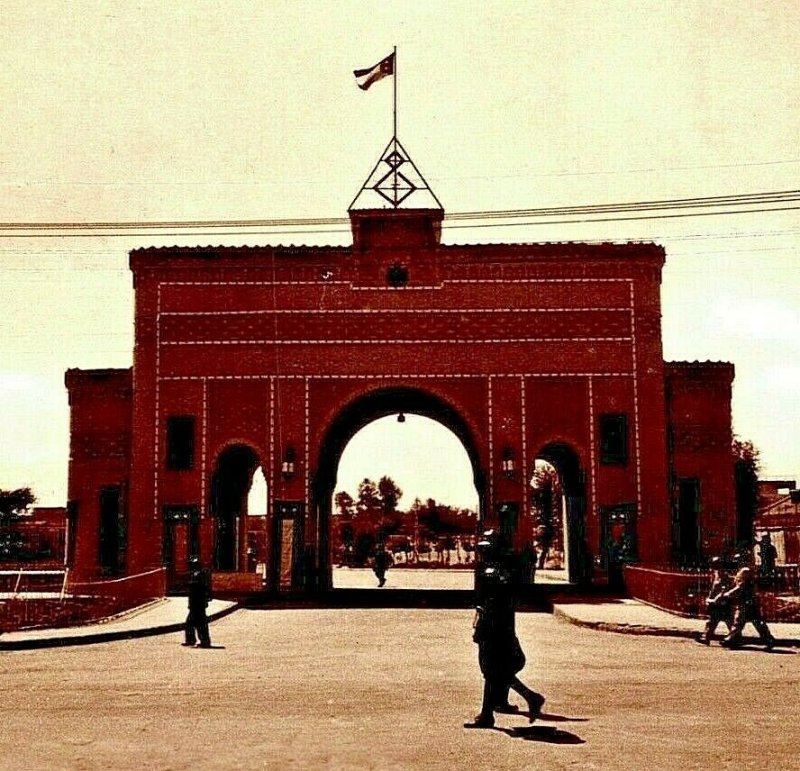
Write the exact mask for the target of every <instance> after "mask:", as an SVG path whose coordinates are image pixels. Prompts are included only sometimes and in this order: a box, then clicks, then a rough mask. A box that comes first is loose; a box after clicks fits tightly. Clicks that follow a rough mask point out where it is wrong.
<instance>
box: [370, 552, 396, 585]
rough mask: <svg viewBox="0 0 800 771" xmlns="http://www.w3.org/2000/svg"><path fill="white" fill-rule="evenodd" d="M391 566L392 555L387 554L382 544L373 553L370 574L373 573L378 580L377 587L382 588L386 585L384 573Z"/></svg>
mask: <svg viewBox="0 0 800 771" xmlns="http://www.w3.org/2000/svg"><path fill="white" fill-rule="evenodd" d="M393 564H394V559H393V558H392V555H391V554H389V552H388V551H386V548H385V547H384V546H383V544H381V545H380V546H379V547H378V550H377V551H376V552H375V558H374V559H373V562H372V572H373V573H375V576H376V578H377V579H378V586H383V585H384V584H385V583H386V571H387V570H388V569H389V567H390V566H391V565H393Z"/></svg>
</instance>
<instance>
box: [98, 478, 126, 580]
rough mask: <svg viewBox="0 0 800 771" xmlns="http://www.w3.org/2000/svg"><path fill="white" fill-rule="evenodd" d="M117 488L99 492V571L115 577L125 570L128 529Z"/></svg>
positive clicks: (104, 489)
mask: <svg viewBox="0 0 800 771" xmlns="http://www.w3.org/2000/svg"><path fill="white" fill-rule="evenodd" d="M121 493H122V491H121V489H120V488H119V487H104V488H103V489H102V490H100V554H99V563H100V571H101V573H103V574H105V575H117V574H118V573H122V572H124V570H125V556H126V551H127V545H128V528H127V522H126V517H125V512H124V511H123V508H122V494H121Z"/></svg>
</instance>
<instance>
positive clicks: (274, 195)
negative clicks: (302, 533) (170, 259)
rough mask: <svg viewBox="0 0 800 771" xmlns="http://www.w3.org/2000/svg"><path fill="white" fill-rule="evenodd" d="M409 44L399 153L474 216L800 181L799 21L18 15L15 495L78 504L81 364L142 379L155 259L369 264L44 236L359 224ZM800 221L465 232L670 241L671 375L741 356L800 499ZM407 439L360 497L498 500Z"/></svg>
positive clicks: (747, 421)
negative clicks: (254, 257)
mask: <svg viewBox="0 0 800 771" xmlns="http://www.w3.org/2000/svg"><path fill="white" fill-rule="evenodd" d="M393 46H397V57H398V58H397V75H396V85H397V101H398V136H399V138H400V140H401V142H402V143H403V145H404V146H405V148H406V149H407V150H408V152H409V153H410V155H411V157H412V158H413V160H414V162H415V163H416V165H417V167H418V168H419V169H420V171H422V173H423V174H424V175H425V177H426V179H427V181H428V182H429V183H430V185H431V187H432V188H433V190H434V192H435V193H436V195H437V197H438V198H439V200H440V201H441V202H442V203H443V205H444V207H445V210H446V212H448V213H457V212H470V211H484V210H490V211H495V210H500V209H531V208H539V207H554V206H572V205H580V204H603V203H619V202H635V201H651V200H662V199H674V198H690V197H692V198H693V197H707V196H719V195H734V194H751V193H763V192H771V191H787V190H796V189H798V188H800V185H798V171H800V149H799V146H798V138H800V105H798V99H799V98H800V96H799V95H800V91H799V90H798V78H797V67H796V62H797V60H798V57H799V56H800V5H798V4H797V3H796V2H795V1H794V0H792V1H791V2H781V1H780V0H775V1H774V2H770V3H763V4H756V3H752V2H744V1H742V0H728V1H727V2H713V1H707V0H703V1H702V2H692V1H691V0H685V1H682V2H670V1H669V0H660V1H659V2H646V1H644V2H636V3H634V2H614V1H613V0H611V1H609V0H605V1H604V2H589V1H585V2H584V1H582V0H573V1H571V2H520V1H519V0H517V1H516V2H482V3H475V2H440V3H435V4H430V3H424V2H395V3H377V2H366V1H365V0H360V1H359V2H337V3H329V2H304V1H303V0H296V1H295V2H288V3H282V2H263V3H250V2H247V3H244V2H234V1H229V2H225V3H218V2H192V3H189V2H174V3H168V4H165V3H162V2H125V3H121V2H120V3H117V2H109V1H105V2H95V3H88V2H53V1H49V0H42V1H41V2H37V3H30V2H17V1H16V0H6V1H5V2H4V3H3V8H2V24H0V125H2V126H3V129H2V131H3V141H2V143H0V307H2V309H3V312H2V316H1V317H0V488H13V487H19V486H31V487H33V489H34V492H35V493H36V494H37V495H38V497H39V499H40V503H42V504H44V505H57V504H63V502H64V500H65V498H66V475H67V458H68V452H69V411H68V406H67V400H66V391H65V389H64V384H63V377H64V371H65V370H66V369H67V368H69V367H82V368H91V367H125V366H129V365H130V364H131V360H132V345H133V290H132V285H131V274H130V272H129V270H128V266H127V264H128V263H127V259H128V258H127V253H128V251H129V250H130V249H132V248H135V247H139V246H147V245H171V244H187V245H192V244H202V245H206V244H209V243H210V244H233V245H235V244H277V243H284V244H285V243H298V244H299V243H307V244H313V243H332V244H340V243H341V244H344V243H349V233H348V232H347V230H346V229H342V228H335V227H327V228H319V231H320V232H318V233H314V234H310V233H308V232H299V231H298V229H294V230H292V229H290V228H286V229H283V232H280V230H281V229H276V228H253V229H251V230H250V231H249V232H247V233H242V232H241V231H239V232H233V233H230V234H229V232H228V231H224V230H223V231H210V230H209V231H203V230H202V229H201V230H200V231H192V232H187V231H186V230H185V229H184V230H181V229H180V228H177V227H176V228H174V229H172V230H168V231H167V232H166V233H165V232H163V231H155V230H152V231H144V232H143V231H137V232H136V233H135V234H133V235H131V234H130V233H127V234H122V235H120V231H119V230H117V231H113V232H114V235H108V234H107V233H109V232H112V231H108V230H104V231H103V230H97V229H95V230H81V231H70V235H68V236H65V235H64V233H63V231H58V230H48V231H45V230H43V229H41V227H40V228H38V229H37V228H33V227H29V228H28V229H20V226H21V225H23V224H24V223H53V222H58V223H65V222H68V223H75V222H82V223H92V222H94V223H96V222H132V221H139V222H142V221H144V222H153V221H168V222H185V221H189V220H243V219H273V218H303V217H342V216H345V214H346V209H347V206H348V205H349V204H350V202H351V200H352V199H353V197H354V196H355V194H356V193H357V192H358V189H359V187H360V185H361V184H362V182H363V181H364V180H365V179H366V178H367V176H368V174H369V172H370V171H371V169H372V167H373V166H374V164H375V162H376V161H377V159H378V157H379V154H380V153H381V151H382V150H383V148H384V147H385V145H386V144H387V142H388V141H389V139H390V138H391V134H392V87H393V85H394V84H393V83H392V81H391V79H387V80H384V81H382V82H380V83H377V84H375V85H374V86H373V87H372V88H371V89H370V90H369V91H367V92H363V91H361V90H360V89H358V88H357V87H356V85H355V80H354V78H353V75H352V70H353V69H355V68H362V67H368V66H371V65H372V64H375V63H376V62H378V61H379V60H380V59H381V58H383V57H384V56H386V55H387V54H388V53H390V52H391V51H392V47H393ZM748 208H753V207H748ZM756 208H758V209H763V208H767V207H756ZM772 208H778V207H772ZM786 208H789V210H787V211H771V212H766V211H763V210H760V211H753V212H738V213H730V212H728V213H726V214H714V216H702V217H698V216H691V217H680V218H661V219H655V218H654V219H639V220H631V221H626V222H618V221H617V222H583V223H581V222H576V221H574V218H572V219H571V221H569V222H559V223H553V224H546V223H545V222H542V221H536V222H530V221H522V222H515V223H514V224H504V225H502V226H495V227H472V228H465V227H455V225H457V224H459V223H451V224H450V225H449V226H448V224H447V222H446V223H445V228H444V233H443V240H444V241H445V242H448V243H478V242H490V241H494V242H512V241H513V242H540V241H570V240H578V241H582V240H587V241H603V240H612V241H628V240H654V241H657V242H658V243H661V244H663V245H664V246H665V248H666V250H667V263H666V266H665V268H664V274H663V286H662V310H663V320H662V323H663V342H664V356H665V359H667V360H695V359H697V360H722V361H732V362H733V363H734V364H735V365H736V380H735V383H734V397H733V422H734V430H735V432H736V433H737V434H738V435H739V436H740V437H742V438H743V439H749V440H752V441H753V442H754V443H755V445H756V446H757V447H758V449H759V450H760V453H761V461H762V475H763V476H766V477H782V478H784V477H788V478H797V477H800V444H799V443H798V442H797V441H796V433H797V426H798V425H800V397H798V395H797V394H798V383H800V355H799V354H800V274H799V273H798V270H799V268H798V264H800V216H799V215H800V211H798V209H796V208H790V205H789V206H787V207H786ZM561 219H564V218H561ZM548 221H551V220H548ZM461 224H464V223H461ZM473 224H474V223H473ZM484 224H485V223H484ZM101 233H106V235H100V234H101ZM420 421H421V419H420ZM390 422H391V421H390ZM399 428H403V429H405V432H404V434H403V435H401V436H399V437H398V436H394V435H393V434H392V433H391V431H397V430H398V426H397V424H395V425H394V427H392V428H390V427H389V424H388V423H386V424H382V425H378V424H377V423H376V424H373V425H372V426H370V427H367V429H365V430H364V431H363V432H362V433H361V434H359V435H358V436H357V437H355V438H354V440H353V441H352V442H351V444H350V445H349V446H348V448H347V449H346V450H345V454H344V456H343V458H342V463H341V465H340V487H344V488H345V489H349V490H350V491H351V492H354V490H355V485H357V482H358V480H359V479H361V478H363V477H364V476H372V477H373V478H375V477H377V476H380V475H382V474H383V473H392V469H386V470H383V471H382V470H380V467H377V466H376V464H374V463H373V464H370V463H368V459H375V458H384V456H385V457H386V463H396V464H398V465H397V467H396V471H395V472H394V473H393V474H392V475H393V476H395V478H396V481H397V482H398V483H399V484H400V486H401V487H402V488H403V489H404V490H405V491H406V496H407V500H406V499H404V500H403V501H402V504H403V505H409V504H410V503H411V502H412V501H413V497H415V496H417V495H418V496H419V497H422V498H425V497H428V496H431V497H434V498H437V500H443V501H445V502H450V503H452V504H453V505H471V504H472V505H474V501H475V494H474V488H472V483H471V478H470V472H469V468H468V463H467V462H466V455H465V454H464V453H463V451H462V450H461V448H460V446H456V447H455V448H454V449H448V450H446V451H445V450H442V446H449V445H447V443H448V442H451V443H452V439H453V438H452V437H451V436H450V435H448V434H447V433H446V432H445V433H444V435H443V436H442V439H441V441H442V442H443V443H444V445H441V446H440V444H439V439H438V438H435V439H434V437H438V436H439V433H438V432H432V431H431V430H430V428H429V427H428V426H427V424H425V423H424V422H420V423H419V425H416V422H414V423H412V422H409V423H407V424H404V425H403V426H399ZM412 429H413V431H412ZM442 431H444V430H443V429H442ZM420 436H422V438H423V440H422V441H421V440H420ZM404 442H406V443H407V447H406V449H402V450H401V449H398V448H400V447H401V445H403V443H404ZM455 444H456V445H457V444H458V443H457V442H456V443H455ZM428 447H430V448H431V450H430V452H428V453H427V454H426V448H428ZM392 448H394V449H392ZM412 449H413V453H414V454H413V456H411V460H410V461H407V460H401V459H402V458H405V457H406V456H407V455H408V453H409V452H412ZM443 453H444V457H447V459H448V461H447V463H446V464H444V465H442V457H443ZM437 464H440V465H437Z"/></svg>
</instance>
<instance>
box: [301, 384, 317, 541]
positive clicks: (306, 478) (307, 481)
mask: <svg viewBox="0 0 800 771" xmlns="http://www.w3.org/2000/svg"><path fill="white" fill-rule="evenodd" d="M310 394H311V384H310V382H309V378H306V379H305V384H304V391H303V402H304V405H303V409H304V415H303V420H304V430H305V441H304V442H303V444H304V445H305V454H304V463H303V466H304V468H303V489H304V494H305V498H306V519H308V518H309V517H310V516H311V473H310V471H309V465H308V463H309V459H310V455H309V449H308V444H309V442H310V441H311V408H310V404H311V395H310ZM317 554H319V552H317Z"/></svg>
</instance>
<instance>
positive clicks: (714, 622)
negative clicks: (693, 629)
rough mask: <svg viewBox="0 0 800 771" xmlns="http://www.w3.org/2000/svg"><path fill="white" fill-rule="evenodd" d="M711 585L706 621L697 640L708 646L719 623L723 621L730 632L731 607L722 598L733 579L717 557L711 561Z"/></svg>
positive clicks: (730, 586)
mask: <svg viewBox="0 0 800 771" xmlns="http://www.w3.org/2000/svg"><path fill="white" fill-rule="evenodd" d="M711 570H712V583H711V589H710V590H709V592H708V598H707V599H706V606H707V607H708V620H707V621H706V625H705V628H704V629H703V633H702V634H701V635H700V637H699V638H698V639H699V641H700V642H701V643H703V645H710V644H711V640H712V639H713V638H714V632H716V630H717V627H718V626H719V623H720V621H724V622H725V625H726V626H727V627H728V632H729V633H730V631H731V605H730V600H728V599H726V598H724V597H723V595H724V594H725V592H727V591H728V590H729V589H731V588H732V587H733V579H732V578H731V575H730V573H729V572H728V566H727V565H726V564H725V563H724V562H723V561H722V559H720V558H719V557H714V558H713V559H712V560H711Z"/></svg>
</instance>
